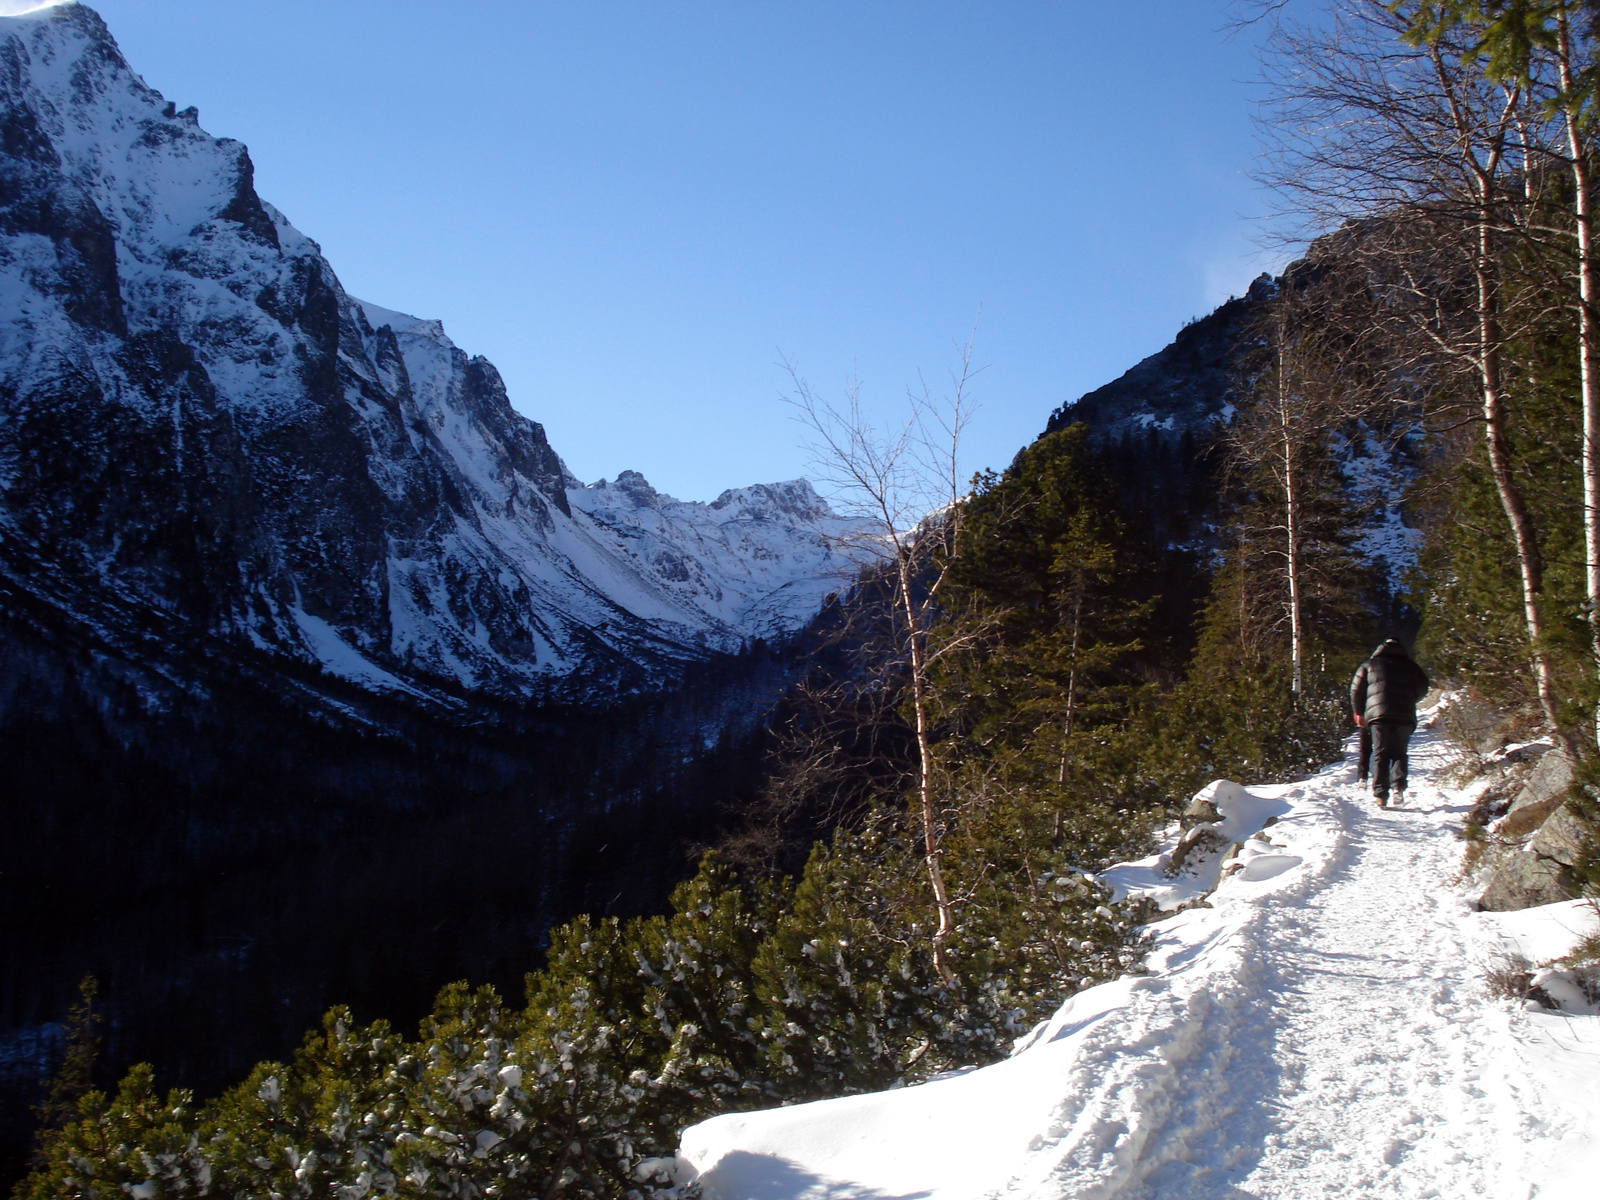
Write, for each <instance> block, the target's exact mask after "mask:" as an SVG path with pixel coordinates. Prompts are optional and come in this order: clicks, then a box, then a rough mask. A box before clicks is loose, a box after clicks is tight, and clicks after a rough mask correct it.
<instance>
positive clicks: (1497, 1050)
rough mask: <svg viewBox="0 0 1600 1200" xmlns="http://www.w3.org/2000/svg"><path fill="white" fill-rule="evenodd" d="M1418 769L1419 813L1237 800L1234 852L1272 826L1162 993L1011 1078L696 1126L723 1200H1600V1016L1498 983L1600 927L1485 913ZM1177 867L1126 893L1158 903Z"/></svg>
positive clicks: (1159, 948) (1295, 788) (1548, 912)
mask: <svg viewBox="0 0 1600 1200" xmlns="http://www.w3.org/2000/svg"><path fill="white" fill-rule="evenodd" d="M1411 758H1412V786H1413V791H1412V793H1411V796H1410V798H1409V800H1408V802H1407V804H1406V806H1405V807H1403V808H1401V809H1398V810H1395V809H1391V810H1388V811H1380V810H1378V809H1376V808H1375V807H1374V806H1373V804H1372V802H1371V801H1370V800H1368V799H1366V798H1365V797H1364V796H1363V795H1362V794H1361V793H1360V792H1359V791H1358V790H1357V788H1356V786H1355V783H1354V779H1353V772H1352V770H1351V768H1350V767H1349V766H1348V765H1341V766H1338V767H1334V768H1331V769H1330V770H1328V771H1326V772H1324V773H1323V774H1321V775H1318V776H1317V777H1315V778H1313V779H1311V780H1309V781H1307V782H1304V783H1299V784H1292V785H1279V786H1275V787H1258V788H1251V789H1249V792H1250V794H1251V796H1250V797H1246V796H1244V795H1243V794H1242V793H1230V792H1229V791H1228V789H1227V788H1224V789H1222V792H1223V796H1222V799H1221V800H1220V801H1219V803H1218V807H1219V809H1221V810H1222V812H1223V814H1224V816H1225V817H1227V818H1228V825H1229V829H1228V832H1229V834H1230V835H1231V834H1236V833H1242V832H1243V830H1234V829H1233V828H1232V826H1233V825H1235V824H1238V823H1239V821H1241V820H1244V819H1245V818H1247V817H1248V818H1254V819H1255V827H1256V828H1259V827H1260V823H1261V822H1265V821H1267V820H1268V819H1269V818H1270V817H1272V816H1274V815H1276V816H1277V820H1276V821H1274V822H1273V823H1271V824H1270V826H1268V827H1267V828H1266V829H1265V830H1264V831H1263V836H1262V837H1260V838H1256V839H1255V840H1254V841H1247V842H1246V846H1247V851H1246V853H1245V854H1244V855H1242V856H1241V859H1242V865H1241V866H1239V867H1238V868H1236V869H1233V870H1232V871H1230V872H1229V873H1228V874H1227V875H1226V877H1224V878H1223V879H1222V882H1221V885H1220V887H1218V889H1217V891H1216V892H1215V893H1214V894H1213V895H1212V896H1211V897H1210V901H1209V903H1210V907H1194V908H1188V909H1184V910H1183V911H1181V912H1179V913H1177V914H1176V915H1175V916H1173V917H1170V918H1168V919H1166V920H1163V921H1160V922H1158V923H1157V924H1155V925H1153V926H1152V927H1151V931H1152V933H1153V934H1154V935H1155V939H1156V940H1155V946H1154V950H1153V953H1152V954H1151V956H1150V959H1149V969H1150V973H1149V974H1147V975H1144V976H1139V977H1129V978H1124V979H1120V980H1117V981H1115V982H1112V983H1108V984H1104V985H1101V986H1099V987H1095V988H1092V989H1090V990H1088V991H1085V992H1082V993H1080V994H1079V995H1078V996H1076V997H1074V998H1073V999H1072V1000H1071V1001H1069V1002H1068V1003H1067V1004H1066V1005H1065V1006H1064V1007H1063V1008H1062V1009H1061V1010H1060V1012H1058V1013H1057V1014H1056V1016H1055V1017H1054V1018H1053V1019H1052V1020H1051V1021H1049V1022H1048V1023H1047V1024H1046V1025H1044V1026H1042V1027H1041V1028H1040V1029H1038V1030H1035V1031H1034V1032H1033V1033H1032V1034H1030V1035H1029V1037H1027V1038H1025V1039H1024V1040H1023V1043H1022V1044H1021V1047H1020V1049H1019V1050H1018V1052H1017V1053H1016V1054H1014V1055H1013V1056H1012V1057H1011V1058H1010V1059H1008V1060H1006V1061H1005V1062H1002V1063H998V1064H996V1065H994V1066H991V1067H986V1068H983V1069H981V1070H974V1071H968V1072H966V1073H964V1074H958V1075H954V1076H950V1077H946V1078H943V1079H938V1080H935V1081H933V1082H930V1083H927V1084H923V1085H921V1086H919V1087H911V1088H903V1089H899V1090H896V1091H890V1092H884V1093H879V1094H876V1095H867V1096H854V1097H846V1098H843V1099H839V1100H828V1101H822V1102H819V1103H815V1104H807V1105H798V1106H795V1107H792V1108H786V1109H776V1110H770V1111H766V1112H759V1113H747V1114H739V1115H732V1116H726V1117H719V1118H716V1119H714V1120H711V1121H707V1122H705V1123H703V1124H701V1125H697V1126H694V1127H692V1128H690V1129H689V1130H687V1131H686V1132H685V1134H684V1137H683V1145H682V1151H681V1153H682V1155H683V1157H684V1158H686V1159H687V1160H688V1161H689V1162H690V1163H691V1164H692V1165H693V1166H694V1167H695V1168H696V1169H698V1171H699V1172H700V1186H701V1188H702V1189H703V1192H704V1195H705V1197H706V1198H707V1200H913V1198H914V1200H967V1198H977V1197H991V1196H992V1197H999V1196H1006V1197H1019V1198H1021V1197H1027V1198H1029V1200H1057V1198H1066V1197H1074V1198H1080V1197H1081V1198H1085V1200H1087V1198H1094V1200H1109V1198H1111V1197H1127V1198H1130V1200H1131V1198H1135V1197H1140V1198H1151V1200H1154V1198H1159V1200H1186V1198H1193V1200H1248V1198H1251V1197H1259V1198H1261V1200H1296V1198H1299V1197H1306V1198H1311V1197H1316V1198H1318V1200H1321V1198H1323V1197H1352V1198H1354V1197H1362V1198H1368V1197H1395V1198H1397V1200H1399V1198H1404V1200H1420V1198H1424V1197H1439V1198H1442V1200H1453V1198H1455V1197H1477V1196H1485V1197H1505V1198H1508V1200H1510V1198H1515V1200H1531V1198H1533V1197H1539V1198H1549V1200H1556V1198H1569V1197H1570V1198H1577V1197H1591V1196H1595V1195H1600V1015H1596V1014H1595V1013H1594V1012H1593V1011H1592V1010H1589V1009H1588V1007H1587V1006H1585V1005H1582V1004H1578V1005H1574V1006H1573V1007H1574V1008H1575V1009H1576V1011H1573V1012H1560V1013H1558V1012H1548V1011H1542V1010H1539V1009H1537V1008H1536V1007H1534V1006H1531V1005H1530V1006H1528V1007H1526V1008H1525V1007H1523V1005H1521V1004H1520V1003H1516V1002H1513V1001H1507V1000H1496V999H1494V998H1493V997H1491V996H1490V994H1489V992H1488V989H1487V986H1486V983H1485V975H1486V974H1487V972H1488V971H1489V970H1490V969H1491V968H1492V967H1494V966H1495V965H1497V964H1498V963H1500V962H1501V961H1503V959H1504V958H1505V956H1506V955H1507V954H1509V953H1512V952H1516V951H1520V952H1521V953H1523V954H1524V955H1526V957H1528V958H1530V959H1532V960H1534V961H1540V960H1544V959H1548V958H1551V957H1554V956H1557V955H1560V954H1562V953H1565V952H1566V950H1567V949H1569V948H1570V947H1571V945H1572V944H1573V943H1574V942H1575V941H1576V940H1577V938H1578V937H1579V936H1580V935H1581V934H1583V933H1585V932H1589V931H1592V930H1593V929H1594V928H1595V918H1594V913H1593V910H1592V909H1591V908H1590V907H1588V906H1586V905H1584V904H1582V903H1579V902H1574V903H1571V904H1564V905H1552V906H1550V907H1548V908H1544V909H1533V910H1528V911H1526V912H1521V913H1506V914H1491V913H1477V912H1474V911H1473V907H1472V904H1471V903H1470V892H1469V890H1468V889H1466V888H1465V887H1464V886H1463V885H1460V884H1458V883H1457V882H1456V876H1457V874H1458V872H1459V869H1460V865H1461V852H1462V844H1461V842H1460V841H1458V840H1457V838H1456V836H1455V833H1456V830H1457V829H1458V828H1459V827H1460V824H1461V819H1462V816H1463V815H1464V813H1465V811H1466V810H1467V809H1468V808H1469V807H1470V805H1471V792H1470V791H1469V792H1459V791H1452V790H1449V789H1447V788H1445V787H1443V786H1442V785H1441V784H1440V783H1439V782H1438V778H1439V776H1440V775H1441V774H1442V771H1443V768H1444V766H1445V765H1446V764H1447V763H1448V760H1449V758H1450V750H1449V748H1448V747H1447V746H1446V745H1444V744H1443V743H1442V741H1441V740H1440V739H1439V738H1437V737H1436V736H1434V735H1431V734H1429V733H1426V732H1423V733H1419V735H1418V737H1417V738H1416V739H1414V741H1413V743H1412V756H1411ZM1251 797H1253V799H1252V798H1251ZM1274 801H1276V802H1277V803H1273V802H1274ZM1155 865H1156V864H1155V862H1154V860H1151V861H1147V862H1146V863H1143V864H1129V866H1128V867H1127V868H1124V869H1123V870H1121V871H1120V872H1108V873H1107V875H1108V876H1109V877H1111V879H1112V880H1116V881H1119V882H1120V883H1121V884H1122V885H1123V886H1125V887H1126V886H1129V885H1134V886H1135V887H1136V886H1137V884H1138V883H1139V882H1140V881H1141V874H1142V875H1143V877H1144V881H1145V882H1149V883H1154V882H1156V878H1155V876H1154V875H1153V874H1152V872H1151V868H1152V867H1154V866H1155ZM1205 869H1206V868H1204V867H1203V868H1202V873H1203V871H1204V870H1205ZM1167 899H1169V901H1170V900H1171V899H1172V898H1171V897H1168V898H1167ZM1180 899H1181V897H1180Z"/></svg>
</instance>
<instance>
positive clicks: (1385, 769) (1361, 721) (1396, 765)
mask: <svg viewBox="0 0 1600 1200" xmlns="http://www.w3.org/2000/svg"><path fill="white" fill-rule="evenodd" d="M1427 694H1428V676H1427V673H1426V672H1424V671H1423V669H1422V668H1421V667H1419V666H1417V664H1416V663H1415V662H1414V661H1412V658H1411V655H1410V654H1408V653H1407V652H1406V648H1405V647H1404V646H1403V645H1401V644H1400V643H1399V642H1398V641H1396V640H1395V639H1394V638H1389V639H1387V640H1386V641H1385V642H1384V643H1383V644H1382V645H1381V646H1379V647H1378V648H1377V649H1376V650H1374V651H1373V652H1372V657H1371V658H1369V659H1367V661H1366V662H1364V663H1362V664H1361V665H1360V666H1359V667H1357V668H1356V673H1355V677H1354V678H1353V679H1351V680H1350V709H1351V712H1352V714H1353V715H1354V716H1355V720H1356V724H1357V725H1359V726H1361V727H1362V728H1363V729H1365V730H1366V731H1367V732H1368V733H1369V734H1370V735H1371V737H1372V795H1373V797H1374V798H1375V799H1376V800H1377V801H1378V807H1379V808H1387V807H1388V806H1389V793H1390V790H1391V788H1392V789H1393V791H1394V797H1395V803H1396V804H1398V803H1400V802H1401V801H1402V800H1404V799H1405V792H1406V767H1407V765H1408V763H1407V759H1406V748H1407V746H1408V744H1409V743H1410V741H1411V734H1412V731H1414V730H1415V729H1416V727H1417V701H1419V700H1421V699H1422V698H1423V697H1424V696H1426V695H1427ZM1363 774H1365V772H1363Z"/></svg>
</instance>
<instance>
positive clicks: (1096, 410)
mask: <svg viewBox="0 0 1600 1200" xmlns="http://www.w3.org/2000/svg"><path fill="white" fill-rule="evenodd" d="M1275 291H1276V285H1275V284H1274V282H1273V280H1272V278H1271V276H1268V275H1263V276H1261V277H1260V278H1259V279H1257V280H1256V281H1255V282H1254V283H1252V284H1251V285H1250V290H1249V291H1248V292H1247V293H1246V294H1245V295H1244V296H1241V297H1238V298H1236V299H1233V300H1229V301H1228V302H1227V303H1225V304H1223V305H1221V306H1220V307H1218V308H1216V309H1214V310H1213V311H1212V312H1210V313H1209V314H1207V315H1206V316H1204V317H1201V318H1200V319H1199V320H1198V321H1194V322H1192V323H1190V324H1188V325H1185V326H1184V327H1183V329H1182V330H1180V331H1179V333H1178V336H1177V337H1175V338H1173V340H1172V342H1171V344H1170V345H1168V346H1166V347H1165V348H1164V349H1162V350H1159V351H1157V352H1156V353H1155V354H1152V355H1151V356H1150V357H1149V358H1147V359H1144V360H1143V361H1142V362H1140V363H1137V364H1136V365H1134V366H1133V367H1131V368H1130V369H1129V370H1127V371H1126V372H1124V373H1123V374H1122V375H1121V376H1119V377H1118V378H1116V379H1114V380H1112V381H1111V382H1110V383H1108V384H1106V385H1105V386H1104V387H1099V388H1096V389H1095V390H1094V391H1092V392H1089V393H1088V394H1086V395H1084V396H1081V397H1079V398H1078V399H1077V400H1075V401H1073V402H1072V403H1071V404H1064V405H1062V406H1061V407H1060V408H1058V409H1056V411H1055V412H1053V413H1051V414H1050V422H1049V424H1048V425H1046V426H1045V432H1046V433H1051V432H1054V431H1055V430H1057V429H1065V428H1066V427H1067V426H1068V425H1070V424H1072V423H1073V422H1074V421H1082V422H1083V423H1084V424H1086V425H1088V426H1089V428H1090V429H1091V430H1092V431H1093V434H1094V437H1095V438H1096V439H1097V440H1099V441H1102V442H1112V441H1116V440H1119V439H1125V438H1130V437H1133V436H1136V435H1140V434H1144V435H1147V436H1150V435H1153V437H1154V439H1155V440H1157V441H1161V442H1168V443H1171V442H1177V441H1181V440H1182V439H1184V438H1185V437H1188V438H1189V439H1190V442H1191V444H1193V443H1195V442H1203V441H1205V440H1206V439H1207V437H1208V435H1209V434H1210V433H1211V432H1213V431H1214V430H1215V429H1216V428H1217V427H1218V426H1219V425H1226V424H1227V422H1228V420H1229V418H1230V417H1231V416H1232V414H1233V411H1234V409H1235V407H1236V406H1235V405H1234V404H1233V400H1234V389H1235V388H1236V386H1237V375H1238V369H1239V365H1240V362H1239V359H1240V355H1241V354H1242V353H1243V352H1244V350H1245V348H1246V347H1245V341H1246V334H1247V331H1248V329H1249V326H1250V322H1251V319H1252V317H1253V316H1254V315H1255V314H1256V313H1257V312H1259V310H1260V307H1261V305H1262V304H1263V303H1264V302H1265V301H1267V300H1269V299H1270V298H1271V297H1272V295H1273V294H1274V293H1275Z"/></svg>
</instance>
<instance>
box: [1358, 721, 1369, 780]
mask: <svg viewBox="0 0 1600 1200" xmlns="http://www.w3.org/2000/svg"><path fill="white" fill-rule="evenodd" d="M1371 763H1372V726H1370V725H1360V726H1358V727H1357V728H1356V778H1357V779H1359V780H1361V782H1362V783H1365V782H1366V781H1367V768H1368V767H1369V766H1370V765H1371Z"/></svg>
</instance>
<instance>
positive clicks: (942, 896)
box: [895, 552, 956, 983]
mask: <svg viewBox="0 0 1600 1200" xmlns="http://www.w3.org/2000/svg"><path fill="white" fill-rule="evenodd" d="M895 571H896V574H897V576H898V584H899V592H900V603H901V612H902V613H903V615H904V617H905V622H906V642H907V650H908V651H909V654H910V659H911V709H912V719H913V724H914V725H915V727H916V735H917V811H918V815H919V818H920V821H921V825H922V854H923V861H924V863H925V864H926V865H927V869H928V885H929V887H930V888H931V889H932V891H933V903H934V908H935V910H936V911H937V913H938V926H937V928H935V930H934V932H933V938H932V942H931V947H932V951H933V969H934V970H935V971H937V972H938V973H939V978H940V979H942V980H944V981H945V982H946V983H949V982H950V981H951V980H952V979H954V978H955V974H954V972H952V971H951V970H950V935H951V934H953V933H954V932H955V928H956V920H955V906H954V905H953V904H951V903H950V890H949V888H947V887H946V886H945V881H944V849H943V847H942V845H941V842H940V837H939V835H940V833H941V830H940V828H939V808H938V805H937V804H936V803H935V798H934V794H933V787H934V783H933V742H932V739H931V737H930V735H929V731H928V665H927V657H926V656H927V643H926V639H925V637H924V636H923V631H922V629H921V623H920V622H919V620H918V613H917V611H916V605H915V603H914V601H913V600H912V595H911V586H912V583H913V580H912V578H911V561H910V555H909V554H908V553H906V552H901V553H900V554H899V555H898V556H897V562H896V564H895Z"/></svg>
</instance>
